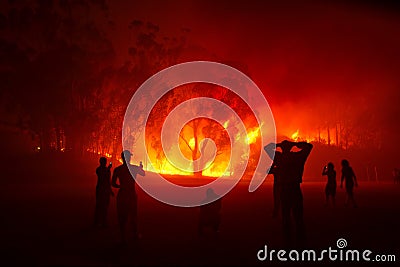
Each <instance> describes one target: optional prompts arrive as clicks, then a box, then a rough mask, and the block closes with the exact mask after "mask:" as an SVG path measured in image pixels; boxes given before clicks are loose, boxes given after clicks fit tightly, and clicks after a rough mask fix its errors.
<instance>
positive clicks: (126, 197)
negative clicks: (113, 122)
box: [111, 150, 145, 244]
mask: <svg viewBox="0 0 400 267" xmlns="http://www.w3.org/2000/svg"><path fill="white" fill-rule="evenodd" d="M131 157H132V154H131V152H130V151H129V150H124V151H123V152H122V153H121V158H122V161H123V164H122V165H120V166H118V167H116V168H115V170H114V173H113V176H112V182H111V184H112V186H113V187H115V188H119V191H118V195H117V214H118V223H119V228H120V232H121V241H122V243H123V244H126V235H127V233H128V232H127V229H126V228H127V223H128V222H130V227H131V231H132V232H133V237H134V239H137V238H138V237H139V236H138V229H137V196H136V191H135V180H136V175H137V174H139V175H141V176H145V172H144V170H143V165H142V162H140V165H139V166H136V165H131V164H130V161H131ZM131 173H132V175H131ZM117 179H119V184H117Z"/></svg>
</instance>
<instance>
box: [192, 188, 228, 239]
mask: <svg viewBox="0 0 400 267" xmlns="http://www.w3.org/2000/svg"><path fill="white" fill-rule="evenodd" d="M217 198H218V195H217V194H215V192H214V190H213V189H212V188H208V189H207V192H206V199H205V200H204V202H208V201H209V200H213V199H217ZM221 207H222V201H221V199H220V198H219V199H217V200H214V201H213V202H211V203H208V204H205V205H202V206H200V217H199V228H198V233H199V236H203V235H204V230H205V229H206V228H209V229H211V230H212V231H213V234H214V236H217V235H218V233H219V225H220V222H221Z"/></svg>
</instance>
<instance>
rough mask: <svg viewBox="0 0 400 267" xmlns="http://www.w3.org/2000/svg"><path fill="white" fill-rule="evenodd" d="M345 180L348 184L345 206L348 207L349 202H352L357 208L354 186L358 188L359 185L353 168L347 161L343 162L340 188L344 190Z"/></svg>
mask: <svg viewBox="0 0 400 267" xmlns="http://www.w3.org/2000/svg"><path fill="white" fill-rule="evenodd" d="M343 180H344V181H345V184H346V194H347V198H346V204H345V205H346V206H347V205H348V203H349V201H351V202H352V203H353V206H354V207H355V208H356V207H357V204H356V202H355V200H354V194H353V188H354V185H355V186H356V187H357V186H358V183H357V179H356V175H355V174H354V171H353V168H352V167H350V163H349V161H348V160H346V159H344V160H342V179H341V181H340V188H343Z"/></svg>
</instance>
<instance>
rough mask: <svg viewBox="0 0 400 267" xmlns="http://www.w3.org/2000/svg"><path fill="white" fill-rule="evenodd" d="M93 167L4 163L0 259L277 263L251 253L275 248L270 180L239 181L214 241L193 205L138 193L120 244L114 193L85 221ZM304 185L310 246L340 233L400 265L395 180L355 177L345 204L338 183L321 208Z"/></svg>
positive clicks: (317, 187)
mask: <svg viewBox="0 0 400 267" xmlns="http://www.w3.org/2000/svg"><path fill="white" fill-rule="evenodd" d="M95 167H96V162H95V161H91V162H90V164H88V163H87V162H85V165H84V164H83V162H79V161H69V160H68V159H67V158H65V159H61V160H60V159H54V158H47V159H45V160H44V159H43V158H40V159H31V158H29V159H21V160H20V161H14V162H13V164H11V165H9V166H8V167H5V172H4V175H2V177H1V179H2V181H1V183H2V185H1V191H0V196H1V199H0V200H1V201H0V208H1V221H0V242H1V246H0V251H1V252H0V253H1V259H0V261H1V265H9V264H11V265H63V266H65V265H75V266H76V265H90V266H94V265H108V266H113V265H132V266H143V265H146V266H154V265H156V266H163V265H165V266H193V265H195V266H204V265H212V266H216V265H225V266H231V265H232V266H238V265H242V266H249V265H258V266H272V265H282V263H280V262H279V261H278V260H277V259H276V258H275V260H274V261H273V262H272V263H271V262H269V261H265V262H259V261H258V260H257V256H256V254H257V252H258V250H260V249H261V248H262V247H263V246H264V245H268V249H279V248H280V247H281V246H282V240H281V239H282V238H281V237H282V236H281V228H280V219H279V218H278V219H273V218H272V217H271V212H272V184H271V183H269V182H266V183H264V185H263V186H262V187H261V188H259V189H258V190H257V191H256V192H255V193H248V192H247V186H248V185H247V184H246V183H241V184H239V185H238V186H237V187H236V188H235V189H234V190H233V191H232V192H230V193H229V194H228V195H227V196H226V197H225V198H224V199H223V209H222V224H221V233H220V236H219V237H218V239H213V238H203V239H200V238H198V237H197V235H196V233H197V232H196V230H197V220H198V212H199V210H198V209H197V208H177V207H171V206H167V205H165V204H162V203H160V202H158V201H156V200H154V199H152V198H151V197H149V196H148V195H146V194H145V193H143V192H142V191H141V190H138V192H139V228H140V232H141V233H142V235H143V236H142V239H140V240H139V241H138V242H136V243H131V244H130V245H129V246H127V247H121V246H120V245H119V239H118V238H119V232H118V228H117V220H116V209H115V198H112V200H111V204H110V210H109V222H110V225H109V228H107V229H96V228H93V227H92V221H93V210H94V186H95V181H96V177H95V175H94V174H93V173H94V168H95ZM302 188H303V193H304V205H305V221H306V226H307V234H308V245H307V247H308V248H310V249H315V250H322V249H328V247H330V246H331V247H332V248H337V247H336V241H337V239H339V238H344V239H346V240H347V244H348V245H347V248H348V249H358V250H360V251H363V250H365V249H369V250H371V251H372V252H373V254H372V256H371V257H374V255H376V254H384V255H395V256H396V260H397V264H398V262H399V261H400V240H399V239H400V216H399V215H400V205H399V204H400V185H393V184H392V183H379V184H377V183H365V182H364V183H363V182H360V186H359V188H357V189H356V191H355V196H356V199H357V201H358V205H359V207H358V208H353V207H345V206H344V200H345V195H344V190H340V189H339V188H338V195H337V206H336V207H334V208H333V207H328V208H327V207H324V205H323V204H324V195H323V191H324V184H323V183H307V182H305V183H303V185H302ZM324 263H325V264H332V263H331V262H329V261H325V262H324ZM374 263H376V264H375V265H376V266H392V265H394V263H388V262H385V263H383V262H380V263H377V262H374ZM296 264H297V265H300V266H304V265H305V264H304V263H303V264H300V263H296ZM307 264H310V262H308V263H307ZM336 264H337V266H339V265H340V266H342V265H343V262H336V263H335V265H336ZM314 265H315V266H317V265H318V266H320V265H321V264H320V263H318V264H314ZM350 265H357V266H358V265H359V264H354V263H352V264H349V266H350ZM362 265H364V266H366V264H365V263H362Z"/></svg>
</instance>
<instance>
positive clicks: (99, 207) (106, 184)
mask: <svg viewBox="0 0 400 267" xmlns="http://www.w3.org/2000/svg"><path fill="white" fill-rule="evenodd" d="M99 163H100V166H99V167H97V169H96V174H97V184H96V208H95V212H94V225H95V226H102V227H107V210H108V206H109V204H110V196H114V193H113V191H112V189H111V182H110V180H111V171H110V169H111V166H112V165H111V162H110V165H108V167H107V166H106V165H107V159H106V158H105V157H101V158H100V160H99Z"/></svg>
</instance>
